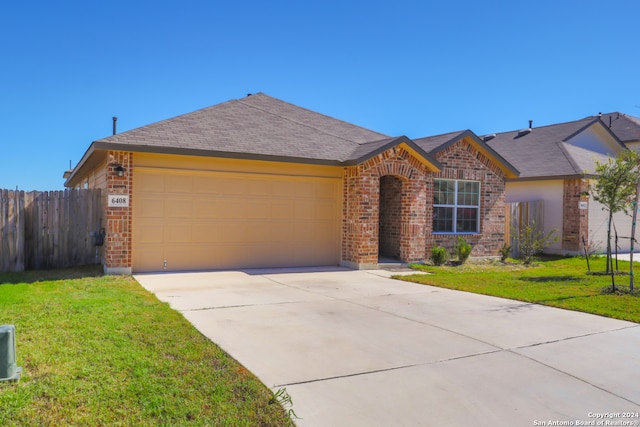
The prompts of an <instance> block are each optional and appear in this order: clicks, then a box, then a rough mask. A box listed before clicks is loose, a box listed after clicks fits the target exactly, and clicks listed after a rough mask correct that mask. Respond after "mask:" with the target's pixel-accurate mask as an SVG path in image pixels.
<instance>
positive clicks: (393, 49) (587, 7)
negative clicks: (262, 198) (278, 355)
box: [0, 0, 640, 190]
mask: <svg viewBox="0 0 640 427" xmlns="http://www.w3.org/2000/svg"><path fill="white" fill-rule="evenodd" d="M638 16H640V2H638V1H637V0H619V1H618V0H616V1H612V2H603V1H592V0H582V1H578V0H561V1H558V0H555V1H547V0H537V1H535V2H520V1H492V0H487V1H482V2H478V1H450V2H434V1H425V0H422V1H407V0H396V1H375V0H373V1H366V2H365V1H349V0H342V1H334V0H322V1H302V0H299V1H281V0H273V1H264V0H262V1H243V0H235V1H204V0H193V1H190V0H180V1H173V0H153V1H147V0H144V1H138V0H127V1H121V0H112V1H109V2H89V1H70V0H57V1H49V0H39V1H33V0H22V1H7V2H3V4H2V7H1V8H0V39H1V40H2V43H0V58H1V59H0V85H1V86H0V89H1V91H0V94H1V95H0V146H1V147H2V150H1V151H0V153H1V155H2V157H3V159H4V161H3V162H2V173H0V188H9V189H15V188H16V187H19V188H20V189H23V190H34V189H35V190H57V189H62V188H63V183H64V180H63V179H62V173H63V172H64V170H66V169H68V168H69V162H70V161H71V162H72V164H73V165H74V166H75V164H76V163H77V162H78V161H79V160H80V158H81V157H82V155H83V154H84V152H85V151H86V149H87V148H88V147H89V145H90V143H91V142H92V141H94V140H96V139H100V138H102V137H105V136H108V135H110V134H111V126H112V120H111V118H112V117H113V116H117V117H118V131H119V132H121V131H125V130H129V129H133V128H136V127H139V126H143V125H146V124H149V123H153V122H156V121H159V120H163V119H166V118H170V117H174V116H176V115H179V114H183V113H188V112H191V111H194V110H197V109H200V108H203V107H207V106H210V105H214V104H218V103H221V102H224V101H227V100H230V99H237V98H242V97H244V96H246V94H247V93H256V92H264V93H266V94H268V95H271V96H274V97H276V98H280V99H282V100H285V101H287V102H291V103H293V104H296V105H300V106H302V107H305V108H309V109H312V110H315V111H318V112H321V113H323V114H327V115H329V116H332V117H336V118H339V119H342V120H346V121H348V122H352V123H355V124H358V125H360V126H364V127H367V128H370V129H373V130H376V131H379V132H382V133H386V134H389V135H407V136H409V137H410V138H418V137H422V136H429V135H436V134H440V133H445V132H450V131H455V130H462V129H471V130H473V131H474V132H476V133H478V134H479V135H482V134H484V133H489V132H500V131H507V130H513V129H520V128H524V127H526V126H527V125H528V120H529V119H532V120H533V121H534V126H535V125H544V124H552V123H559V122H563V121H570V120H577V119H580V118H583V117H585V116H589V115H595V114H597V113H598V112H600V111H602V112H611V111H620V112H624V113H627V114H631V115H634V116H640V85H639V84H638V78H639V76H640V73H639V70H640V52H639V47H640V43H639V41H640V30H639V29H638V25H637V22H638V21H637V19H638Z"/></svg>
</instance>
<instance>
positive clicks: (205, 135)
mask: <svg viewBox="0 0 640 427" xmlns="http://www.w3.org/2000/svg"><path fill="white" fill-rule="evenodd" d="M385 138H388V136H387V135H384V134H381V133H378V132H374V131H371V130H369V129H365V128H362V127H359V126H356V125H353V124H350V123H347V122H344V121H341V120H337V119H334V118H332V117H329V116H325V115H323V114H320V113H316V112H314V111H310V110H307V109H305V108H302V107H298V106H295V105H292V104H289V103H286V102H284V101H281V100H278V99H275V98H272V97H270V96H268V95H265V94H262V93H258V94H255V95H251V96H247V97H246V98H242V99H238V100H232V101H228V102H224V103H222V104H217V105H214V106H212V107H208V108H204V109H201V110H198V111H194V112H192V113H188V114H184V115H181V116H177V117H174V118H171V119H167V120H163V121H160V122H157V123H153V124H150V125H147V126H143V127H140V128H137V129H133V130H130V131H127V132H122V133H120V134H117V135H113V136H110V137H107V138H103V139H100V140H97V141H95V142H96V143H97V144H98V145H100V146H101V147H105V148H106V147H108V146H122V148H124V149H126V148H127V147H130V148H131V149H134V148H135V149H137V150H144V149H148V150H159V151H162V150H163V149H164V150H168V151H171V152H178V151H189V152H194V151H195V152H198V151H201V152H209V153H211V152H218V153H226V154H227V155H234V154H236V155H251V156H257V157H259V156H265V157H281V158H293V159H306V160H309V161H312V162H313V161H316V162H324V163H332V162H334V163H339V162H344V161H346V160H349V159H350V158H351V157H352V153H353V152H354V151H355V150H356V149H358V147H359V145H360V144H363V143H367V142H370V141H378V140H382V139H385ZM122 148H121V149H122Z"/></svg>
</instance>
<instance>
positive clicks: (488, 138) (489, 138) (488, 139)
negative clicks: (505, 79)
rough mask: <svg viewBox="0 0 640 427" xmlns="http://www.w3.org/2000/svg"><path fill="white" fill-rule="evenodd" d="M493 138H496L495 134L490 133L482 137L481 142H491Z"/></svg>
mask: <svg viewBox="0 0 640 427" xmlns="http://www.w3.org/2000/svg"><path fill="white" fill-rule="evenodd" d="M495 137H496V134H495V133H490V134H488V135H485V136H483V137H482V140H483V141H484V142H487V141H491V140H492V139H493V138H495Z"/></svg>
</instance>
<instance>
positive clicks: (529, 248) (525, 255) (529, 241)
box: [516, 221, 558, 265]
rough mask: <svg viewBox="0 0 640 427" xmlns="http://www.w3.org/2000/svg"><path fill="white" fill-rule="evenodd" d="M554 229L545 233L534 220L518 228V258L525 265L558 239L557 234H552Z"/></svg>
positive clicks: (554, 231)
mask: <svg viewBox="0 0 640 427" xmlns="http://www.w3.org/2000/svg"><path fill="white" fill-rule="evenodd" d="M556 231H557V230H556V229H555V228H554V229H553V230H551V231H549V232H548V233H547V234H545V233H544V231H543V230H540V229H539V228H538V227H537V226H536V223H535V222H534V221H532V222H531V223H530V224H527V225H525V226H524V227H522V229H520V232H519V233H518V236H517V238H516V241H517V244H518V251H519V253H520V259H522V262H523V263H524V264H526V265H529V264H531V263H532V262H533V260H534V259H535V257H536V255H538V254H540V253H542V252H543V251H544V250H545V249H546V248H547V247H549V245H551V244H552V243H554V242H557V241H558V236H554V234H555V233H556Z"/></svg>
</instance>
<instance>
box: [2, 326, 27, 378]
mask: <svg viewBox="0 0 640 427" xmlns="http://www.w3.org/2000/svg"><path fill="white" fill-rule="evenodd" d="M21 373H22V368H20V367H18V366H16V327H15V326H14V325H0V381H14V382H15V381H18V380H19V379H20V374H21Z"/></svg>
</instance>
